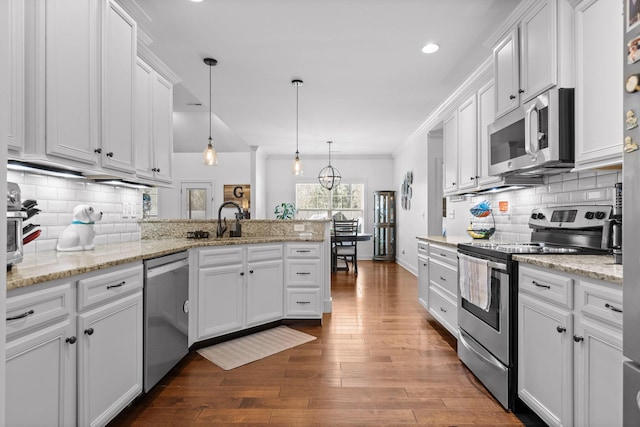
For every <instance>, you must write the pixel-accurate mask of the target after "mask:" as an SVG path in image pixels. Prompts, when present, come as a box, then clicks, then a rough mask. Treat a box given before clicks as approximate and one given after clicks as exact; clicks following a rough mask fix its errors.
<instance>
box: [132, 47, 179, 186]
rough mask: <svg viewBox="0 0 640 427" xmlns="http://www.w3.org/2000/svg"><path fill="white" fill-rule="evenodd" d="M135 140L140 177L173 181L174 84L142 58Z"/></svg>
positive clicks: (137, 90)
mask: <svg viewBox="0 0 640 427" xmlns="http://www.w3.org/2000/svg"><path fill="white" fill-rule="evenodd" d="M135 98H136V102H135V106H136V107H135V124H134V141H135V148H136V174H137V175H138V177H140V178H144V179H148V180H153V181H161V182H167V183H170V182H171V177H172V175H171V170H172V163H173V85H172V84H171V83H170V82H169V81H168V80H166V79H164V78H163V77H162V76H161V75H159V74H158V73H157V72H156V71H155V70H154V69H153V68H152V67H151V66H150V65H149V64H147V63H146V62H144V61H143V60H142V59H140V58H138V61H137V68H136V97H135Z"/></svg>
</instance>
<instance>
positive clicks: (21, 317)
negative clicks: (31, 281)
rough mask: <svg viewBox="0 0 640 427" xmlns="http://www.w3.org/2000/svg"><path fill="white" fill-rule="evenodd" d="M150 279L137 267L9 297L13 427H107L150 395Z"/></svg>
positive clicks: (10, 421) (47, 285) (14, 292)
mask: <svg viewBox="0 0 640 427" xmlns="http://www.w3.org/2000/svg"><path fill="white" fill-rule="evenodd" d="M142 280H143V272H142V264H140V263H134V264H129V265H126V266H123V267H112V268H110V269H105V270H102V271H100V272H97V273H89V274H85V275H82V276H77V277H72V278H71V279H69V280H64V281H61V280H57V281H52V282H46V283H41V284H38V285H33V286H29V287H26V288H19V289H13V290H10V291H9V292H8V298H7V315H6V317H7V320H6V326H7V358H6V363H7V393H6V395H7V402H6V403H7V405H6V407H7V414H6V423H7V425H10V426H44V425H46V426H74V425H82V426H103V425H106V424H107V423H108V422H109V421H110V420H111V419H113V418H114V417H115V416H116V415H117V414H118V413H119V412H120V411H121V410H122V409H124V408H125V407H126V406H127V405H128V404H129V403H131V402H132V401H133V399H134V398H135V397H136V396H138V395H139V394H140V393H141V392H142V342H143V341H142ZM83 287H84V288H83ZM82 295H84V297H83V296H82ZM76 302H77V304H76Z"/></svg>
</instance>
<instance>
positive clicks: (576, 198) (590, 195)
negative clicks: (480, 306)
mask: <svg viewBox="0 0 640 427" xmlns="http://www.w3.org/2000/svg"><path fill="white" fill-rule="evenodd" d="M544 182H545V184H543V185H540V186H534V187H528V188H524V189H520V190H513V191H505V192H502V193H495V194H491V193H486V194H479V195H474V196H472V197H471V198H468V199H466V200H464V201H459V202H452V201H450V202H449V204H450V206H448V207H447V212H451V210H452V209H453V210H455V217H456V218H457V219H455V221H452V220H450V219H447V220H446V229H447V235H448V236H451V237H458V236H462V237H468V236H467V233H466V229H467V226H468V225H469V221H470V219H471V213H470V212H469V208H470V207H471V206H473V205H475V204H476V203H479V202H481V201H482V200H489V202H490V203H491V208H492V210H493V214H494V217H495V221H496V232H495V234H494V235H493V237H492V238H491V240H495V241H504V242H527V241H529V240H530V239H531V229H530V228H529V225H528V223H529V215H530V214H531V211H532V210H533V209H534V208H538V207H554V206H561V205H568V204H577V205H580V204H595V205H612V204H613V201H614V185H615V184H616V183H617V182H622V171H617V170H607V171H597V172H594V171H589V172H569V173H563V174H559V175H550V176H546V177H545V178H544ZM501 201H503V202H507V203H508V210H507V212H500V209H499V202H501Z"/></svg>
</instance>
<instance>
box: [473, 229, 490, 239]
mask: <svg viewBox="0 0 640 427" xmlns="http://www.w3.org/2000/svg"><path fill="white" fill-rule="evenodd" d="M495 232H496V229H495V228H478V229H476V230H472V229H467V234H468V235H469V236H470V237H473V238H474V239H488V238H489V237H491V236H493V233H495Z"/></svg>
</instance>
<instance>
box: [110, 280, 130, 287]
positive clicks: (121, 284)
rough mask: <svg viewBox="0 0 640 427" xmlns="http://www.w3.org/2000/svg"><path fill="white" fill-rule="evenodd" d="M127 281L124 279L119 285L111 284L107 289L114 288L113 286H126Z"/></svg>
mask: <svg viewBox="0 0 640 427" xmlns="http://www.w3.org/2000/svg"><path fill="white" fill-rule="evenodd" d="M126 283H127V282H125V281H124V280H123V281H122V282H120V283H118V284H117V285H109V286H107V289H113V288H119V287H121V286H124V285H125V284H126Z"/></svg>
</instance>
